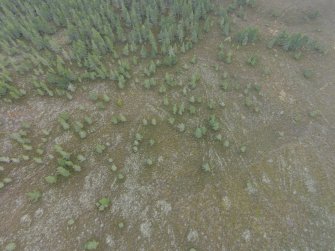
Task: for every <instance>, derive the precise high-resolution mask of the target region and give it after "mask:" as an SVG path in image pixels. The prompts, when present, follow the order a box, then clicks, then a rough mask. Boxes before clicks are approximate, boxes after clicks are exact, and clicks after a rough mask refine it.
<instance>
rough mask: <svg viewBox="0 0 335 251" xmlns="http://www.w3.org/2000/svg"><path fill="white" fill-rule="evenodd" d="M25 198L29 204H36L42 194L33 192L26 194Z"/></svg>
mask: <svg viewBox="0 0 335 251" xmlns="http://www.w3.org/2000/svg"><path fill="white" fill-rule="evenodd" d="M27 196H28V199H29V200H30V201H31V202H37V201H39V200H40V198H41V197H42V193H41V192H40V191H37V190H34V191H32V192H28V193H27Z"/></svg>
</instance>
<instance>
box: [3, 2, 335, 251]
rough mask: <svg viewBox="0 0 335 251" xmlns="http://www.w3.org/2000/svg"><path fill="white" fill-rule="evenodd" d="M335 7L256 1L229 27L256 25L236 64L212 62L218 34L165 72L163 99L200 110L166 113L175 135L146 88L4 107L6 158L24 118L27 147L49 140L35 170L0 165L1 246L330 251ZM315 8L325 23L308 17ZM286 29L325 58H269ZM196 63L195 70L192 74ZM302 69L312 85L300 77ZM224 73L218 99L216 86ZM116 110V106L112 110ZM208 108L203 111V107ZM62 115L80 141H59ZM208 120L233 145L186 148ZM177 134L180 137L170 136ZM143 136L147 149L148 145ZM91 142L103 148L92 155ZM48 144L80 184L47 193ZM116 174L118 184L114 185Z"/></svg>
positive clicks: (104, 86)
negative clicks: (73, 163) (101, 102)
mask: <svg viewBox="0 0 335 251" xmlns="http://www.w3.org/2000/svg"><path fill="white" fill-rule="evenodd" d="M334 10H335V5H334V3H333V2H332V1H330V0H322V1H318V2H316V1H293V2H292V1H286V0H285V1H265V0H264V1H263V0H259V1H257V4H256V6H255V7H254V8H253V9H248V10H247V11H246V13H245V18H244V19H241V18H238V17H236V16H234V17H233V18H232V19H233V23H234V24H233V28H234V30H235V31H236V30H239V29H241V28H243V27H246V26H257V27H258V29H259V30H260V34H261V40H260V41H259V42H257V43H255V44H251V45H247V46H240V47H238V48H237V47H236V46H235V47H232V50H233V62H232V64H226V63H223V62H220V61H218V58H217V54H218V46H219V45H220V43H221V42H223V39H224V37H223V36H222V35H221V33H220V31H219V30H218V28H217V27H216V26H215V27H213V29H212V30H211V32H210V33H209V34H208V35H206V37H205V38H203V39H202V40H201V41H200V42H199V43H198V44H197V45H196V47H195V48H194V49H192V50H191V51H190V52H188V53H187V54H185V55H184V56H182V57H181V58H180V61H179V63H178V66H182V65H184V64H187V65H188V67H189V68H188V69H185V70H182V71H181V72H180V73H178V72H176V70H177V67H172V68H171V69H169V70H168V71H169V72H170V73H171V74H173V75H175V76H176V79H177V81H176V82H177V83H179V82H181V83H182V86H181V87H177V88H173V89H171V90H170V91H169V92H168V94H167V95H168V97H169V100H170V102H171V101H173V100H184V102H185V104H186V108H188V106H189V102H188V99H189V97H190V96H191V95H193V96H195V97H202V98H203V100H204V101H205V102H203V103H202V104H198V105H195V106H196V108H197V113H196V114H195V115H190V114H188V112H185V114H186V115H183V116H175V117H176V122H175V124H174V125H173V126H172V125H170V124H169V123H168V122H167V118H168V117H169V116H171V109H172V105H169V106H168V107H166V106H164V105H163V104H162V101H163V97H164V95H161V94H159V93H158V91H157V89H158V87H155V88H154V90H145V89H144V88H143V87H142V86H141V85H139V84H134V85H132V86H131V87H129V88H127V89H125V90H124V91H120V90H117V89H116V88H115V86H114V85H112V84H111V83H110V82H108V81H106V82H103V81H102V82H99V83H96V84H94V85H88V87H87V88H88V90H81V89H78V90H77V91H76V92H75V93H74V94H73V99H72V100H65V99H60V98H50V97H39V96H37V95H30V96H28V97H26V98H25V99H24V100H22V101H19V102H17V103H14V104H11V105H9V104H4V105H2V106H1V107H0V113H1V115H2V116H1V122H2V125H1V134H0V152H1V153H3V155H8V156H11V157H16V156H18V155H20V154H21V153H22V152H23V150H22V149H21V148H20V147H18V145H17V144H16V143H15V142H13V141H12V140H10V138H9V135H10V134H11V133H13V132H16V131H18V130H19V128H20V123H21V122H23V121H29V122H30V123H31V124H32V126H31V129H30V134H29V138H30V139H31V140H32V142H33V145H34V146H38V145H39V144H40V143H41V138H42V137H43V136H42V133H41V130H42V129H45V128H48V129H52V132H51V134H50V135H49V136H48V137H47V138H48V140H47V142H46V143H45V144H44V145H43V150H44V152H45V153H44V155H43V164H36V163H35V162H34V161H31V160H30V161H26V162H22V163H18V164H17V163H9V164H3V166H4V168H5V170H4V174H3V176H8V177H11V178H12V179H13V182H12V183H10V184H9V185H8V186H6V187H5V188H4V189H2V190H1V191H0V201H1V203H0V219H1V224H0V225H1V226H0V247H1V249H3V248H4V247H5V246H6V245H7V244H8V243H10V242H15V243H16V246H17V250H27V251H28V250H82V249H83V245H84V243H85V242H87V241H88V240H92V239H95V240H97V241H98V242H99V247H98V250H189V249H190V248H192V247H194V248H196V249H197V250H269V249H270V250H283V249H284V250H289V249H291V250H303V249H308V250H309V249H314V250H330V249H332V248H334V244H335V243H334V238H333V236H334V234H335V233H334V227H335V222H334V215H335V204H334V201H335V200H334V198H335V196H334V191H335V187H334V182H333V180H334V178H335V172H334V167H335V158H334V149H335V143H334V142H335V128H334V124H335V114H334V107H335V99H334V94H335V85H334V77H335V74H334V72H333V69H332V68H333V67H332V66H333V65H334V63H335V47H334V46H335V30H334V27H335V23H334V20H333V18H332V14H333V11H334ZM313 11H318V12H319V13H320V16H319V17H316V18H315V19H314V18H313V15H311V13H312V14H313V13H314V12H313ZM281 30H288V31H290V32H302V33H304V34H307V35H309V36H310V37H312V38H315V39H317V40H319V41H320V42H321V43H322V44H324V45H325V47H326V54H324V55H323V54H318V53H314V52H304V53H303V55H302V58H301V59H300V60H295V59H293V57H292V55H291V54H290V53H286V52H284V51H283V50H282V49H280V48H274V49H268V48H267V41H268V40H269V39H270V38H271V37H272V36H273V34H276V33H278V32H279V31H281ZM55 39H62V38H61V35H60V38H59V37H58V38H55ZM229 44H230V43H227V46H228V47H229V46H231V45H229ZM254 54H256V55H258V57H259V63H258V64H257V65H255V66H254V67H251V66H249V65H247V64H246V61H247V59H248V58H249V57H250V56H252V55H254ZM194 55H195V56H196V58H197V63H196V64H191V63H189V62H190V60H191V59H192V58H193V56H194ZM215 67H217V70H216V69H215ZM304 70H311V71H312V72H313V73H314V74H313V75H312V76H311V77H310V78H306V77H304V74H303V73H304ZM165 72H166V69H163V68H162V69H159V70H158V73H157V74H156V76H155V77H157V78H158V79H159V78H161V79H162V78H163V77H164V75H165ZM195 72H198V73H199V74H200V75H201V80H200V82H199V84H198V87H197V88H196V90H190V89H189V88H186V91H187V95H186V96H184V94H183V91H182V90H183V88H184V87H185V86H186V85H187V83H188V82H189V80H188V79H189V78H190V77H191V76H192V74H194V73H195ZM224 72H227V73H228V80H229V87H228V90H227V91H223V90H222V89H221V88H220V84H221V83H222V82H223V76H224ZM140 81H143V80H142V79H141V78H140ZM22 83H23V84H26V83H25V81H24V80H22ZM255 83H258V84H259V85H260V86H261V90H260V92H257V91H256V90H255V88H254V87H253V86H254V85H255ZM249 84H251V87H250V88H249V87H248V85H249ZM158 86H159V85H158ZM235 87H236V88H235ZM92 91H94V92H97V93H98V94H103V93H106V94H108V95H109V97H110V98H111V101H110V102H109V103H108V104H107V105H106V109H104V110H99V109H98V108H97V107H96V106H95V105H92V104H94V102H92V101H91V100H89V98H88V93H89V92H92ZM246 97H248V98H250V99H251V100H252V106H251V107H248V106H246V105H245V103H246ZM117 100H122V102H123V104H124V105H123V106H122V107H119V106H118V105H117V102H116V101H117ZM211 100H213V102H214V104H215V105H214V108H213V109H212V110H211V109H209V108H208V107H207V104H208V103H209V102H210V101H211ZM223 103H224V104H225V105H224V107H223V106H222V104H223ZM80 105H82V106H84V108H85V109H84V111H82V110H81V109H80ZM254 107H258V108H259V112H255V111H254V110H253V109H254ZM64 111H68V112H69V113H70V119H71V121H74V120H76V119H79V120H82V119H83V117H84V115H90V116H92V118H93V121H94V123H93V125H91V126H89V134H88V137H87V138H86V139H84V140H80V139H79V137H78V136H77V135H75V134H73V133H70V132H65V133H64V132H63V130H62V129H61V128H60V126H59V124H58V122H57V118H58V115H59V114H60V113H61V112H64ZM120 113H122V114H125V115H126V117H127V120H128V121H127V122H126V123H124V124H118V125H112V123H111V122H110V120H111V117H112V115H114V114H120ZM169 114H170V115H169ZM212 114H215V115H216V118H217V119H218V120H219V122H220V131H219V132H220V133H221V134H222V136H223V138H224V139H227V140H229V142H230V146H229V147H225V146H224V145H223V143H222V142H216V141H215V140H214V137H215V135H216V134H218V133H216V132H213V131H211V130H209V132H208V135H207V136H206V137H205V138H202V139H196V138H195V137H194V129H195V128H196V127H199V126H201V125H203V124H206V123H207V120H208V118H209V116H210V115H212ZM144 118H145V119H147V120H148V121H151V119H152V118H155V119H156V121H157V125H156V126H152V125H148V126H144V125H142V120H143V119H144ZM180 123H184V124H185V126H186V128H185V132H179V131H178V128H177V125H178V124H180ZM136 133H140V134H141V135H143V136H144V139H143V141H142V143H141V146H140V148H139V152H138V153H136V154H135V153H133V152H132V149H131V148H132V142H133V141H134V139H135V134H136ZM150 139H154V140H155V144H154V145H153V146H150V144H149V140H150ZM97 143H104V144H105V143H109V144H108V145H109V146H108V147H107V149H106V150H105V152H104V153H102V154H97V153H96V152H95V150H94V148H95V146H96V144H97ZM54 144H60V145H62V146H63V148H64V149H65V150H68V151H70V152H73V153H74V154H78V153H83V154H85V156H86V157H87V161H86V162H85V163H84V164H83V165H82V168H83V170H82V171H81V172H80V173H78V174H75V175H72V176H71V177H70V178H69V179H62V180H61V181H60V182H58V183H57V184H55V185H49V184H46V183H45V181H44V177H45V176H47V175H50V174H53V173H54V172H55V168H56V166H57V164H56V156H54V155H55V153H54V151H53V149H52V148H53V145H54ZM242 146H246V152H245V153H242V152H241V147H242ZM108 158H113V160H114V163H115V165H116V166H117V167H118V172H117V173H114V172H112V171H111V169H110V166H111V164H110V163H109V162H108ZM148 158H150V159H152V160H153V161H154V164H153V165H152V166H150V167H149V166H147V165H146V164H145V162H146V160H147V159H148ZM204 163H209V165H210V167H211V170H210V172H204V171H203V170H201V166H202V165H203V164H204ZM120 173H122V174H123V175H124V177H125V178H124V179H123V180H119V179H118V178H117V175H118V174H120ZM35 189H37V190H39V191H41V192H42V193H43V195H42V198H41V199H40V200H39V201H38V202H36V203H31V202H29V201H28V199H27V196H26V193H27V192H29V191H32V190H35ZM102 197H108V198H109V199H110V200H111V205H110V207H108V208H107V209H106V210H104V211H102V212H100V211H98V210H97V208H96V205H95V203H96V202H97V201H98V200H99V199H100V198H102ZM70 219H73V220H74V223H73V224H69V222H68V221H69V220H70ZM70 223H72V222H70ZM119 223H123V224H124V227H123V228H120V227H119Z"/></svg>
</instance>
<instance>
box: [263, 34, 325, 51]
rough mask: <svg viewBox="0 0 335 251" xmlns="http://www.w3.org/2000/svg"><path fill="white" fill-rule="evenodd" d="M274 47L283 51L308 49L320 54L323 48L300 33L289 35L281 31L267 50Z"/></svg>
mask: <svg viewBox="0 0 335 251" xmlns="http://www.w3.org/2000/svg"><path fill="white" fill-rule="evenodd" d="M276 45H278V46H280V47H282V48H283V49H284V50H285V51H298V50H302V49H309V50H314V51H317V52H320V53H323V52H324V49H323V47H322V46H321V45H320V44H319V43H318V42H317V41H316V40H312V39H311V38H309V37H308V36H306V35H302V34H301V33H294V34H289V33H287V32H286V31H283V32H281V33H279V34H278V35H277V36H276V37H274V38H273V39H272V40H271V41H270V42H269V43H268V47H269V48H273V47H274V46H276Z"/></svg>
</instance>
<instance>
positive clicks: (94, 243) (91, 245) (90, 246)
mask: <svg viewBox="0 0 335 251" xmlns="http://www.w3.org/2000/svg"><path fill="white" fill-rule="evenodd" d="M98 246H99V242H97V241H96V240H92V241H88V242H86V243H85V245H84V249H85V250H96V249H97V248H98Z"/></svg>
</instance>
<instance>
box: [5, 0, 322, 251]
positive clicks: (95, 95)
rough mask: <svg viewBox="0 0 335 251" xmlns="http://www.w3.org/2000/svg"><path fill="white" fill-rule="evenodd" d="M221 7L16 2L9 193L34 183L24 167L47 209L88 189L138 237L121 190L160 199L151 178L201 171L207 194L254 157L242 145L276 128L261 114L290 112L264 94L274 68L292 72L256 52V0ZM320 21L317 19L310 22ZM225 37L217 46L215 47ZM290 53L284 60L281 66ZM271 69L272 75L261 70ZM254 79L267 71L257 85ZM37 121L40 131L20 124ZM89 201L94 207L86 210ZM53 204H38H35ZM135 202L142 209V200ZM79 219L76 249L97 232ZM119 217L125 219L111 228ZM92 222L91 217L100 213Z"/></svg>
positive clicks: (283, 40) (300, 44)
mask: <svg viewBox="0 0 335 251" xmlns="http://www.w3.org/2000/svg"><path fill="white" fill-rule="evenodd" d="M217 2H218V1H213V0H196V1H195V0H139V1H130V0H94V1H91V0H80V1H79V0H69V1H51V0H30V1H12V0H2V2H1V6H0V23H1V28H0V104H1V105H3V107H5V108H8V112H7V110H6V109H4V111H5V114H4V115H3V117H4V118H5V119H4V124H5V126H4V127H3V128H1V130H3V131H4V132H3V131H1V132H0V133H1V136H2V134H3V135H4V140H3V141H1V142H4V146H3V149H4V150H5V151H4V153H3V156H0V163H1V165H2V164H3V165H4V166H5V167H6V168H5V167H2V166H0V192H1V193H2V192H6V191H9V190H10V189H11V188H12V187H14V188H15V186H16V185H17V184H18V183H19V182H20V180H19V179H17V178H16V176H14V175H13V174H16V173H17V172H18V170H19V171H20V169H19V168H21V167H22V169H23V170H24V174H25V175H26V174H27V179H28V178H29V179H30V177H31V176H33V175H34V176H33V177H34V178H35V177H37V178H38V179H40V180H39V181H40V183H38V187H39V189H40V190H32V191H30V190H31V189H32V188H31V187H30V184H26V183H29V182H26V181H25V182H22V187H23V186H27V189H29V190H27V191H30V192H28V193H26V191H25V192H24V193H26V196H27V198H28V200H29V201H30V202H33V203H36V202H38V201H40V200H41V198H42V195H43V197H44V198H45V200H44V199H43V201H41V203H42V204H43V206H44V203H45V204H46V205H45V206H46V207H47V206H48V205H49V204H52V203H50V201H48V200H49V198H47V196H46V195H49V194H50V193H49V191H52V192H54V191H55V190H56V191H57V193H53V195H55V194H57V196H58V194H60V196H63V195H64V196H65V197H64V200H65V199H66V200H67V198H66V196H68V194H69V193H68V191H67V190H66V189H67V187H72V188H73V187H75V188H76V189H77V188H79V189H81V187H84V190H83V191H81V190H80V191H79V190H78V191H77V192H78V194H79V193H80V196H82V193H87V191H90V192H92V196H97V195H99V194H100V195H99V197H94V198H93V197H91V196H87V198H86V197H85V200H87V201H88V204H89V205H90V206H91V207H93V208H95V207H96V210H92V211H93V212H94V213H95V214H98V215H99V216H98V217H99V220H100V217H102V218H101V220H102V221H103V223H104V226H103V228H104V229H105V228H106V229H108V230H110V229H109V228H112V229H113V228H114V229H113V231H114V230H115V229H117V231H116V233H114V232H113V233H112V234H113V235H114V234H115V236H117V234H120V235H122V234H126V233H127V231H124V230H125V229H124V228H125V226H126V227H127V226H132V225H131V224H133V222H130V220H131V217H129V218H130V219H128V218H126V213H127V212H126V211H123V210H129V209H127V208H125V209H122V208H121V203H120V201H121V200H122V199H123V200H126V199H127V200H129V199H130V198H126V199H124V198H122V196H124V194H120V192H124V191H126V189H129V187H130V186H131V185H132V184H133V183H136V182H138V184H136V185H138V187H139V188H141V189H142V188H143V192H145V190H144V189H146V188H150V189H151V187H150V186H149V185H152V184H153V185H155V184H154V183H150V184H149V185H148V186H146V185H147V184H148V183H149V182H151V180H150V179H158V178H157V177H160V174H162V177H164V178H166V177H168V178H169V177H170V176H169V175H171V176H173V175H175V176H176V177H178V178H179V177H180V180H182V179H183V178H184V177H183V175H189V174H191V175H199V177H194V179H193V176H192V179H189V180H188V181H187V182H190V183H191V182H193V181H196V182H198V181H200V182H198V183H199V184H200V185H201V186H199V187H206V184H204V186H203V184H202V183H203V182H207V181H208V180H210V179H212V178H213V177H216V176H215V175H216V174H217V172H218V171H220V168H218V166H220V165H221V166H224V165H226V163H228V164H227V166H229V163H231V162H230V161H231V160H234V161H235V160H236V158H238V159H243V158H246V157H248V155H252V154H253V152H252V150H253V147H252V146H251V145H250V146H249V145H248V148H250V150H251V151H250V154H248V153H247V146H246V145H240V144H241V143H240V142H246V140H249V138H247V137H246V135H245V132H247V131H249V130H250V129H253V128H252V126H254V127H255V128H256V127H257V126H258V125H259V123H261V122H264V121H261V120H260V118H259V117H257V116H258V115H259V114H260V111H261V108H266V109H264V111H266V112H267V113H268V114H270V109H271V108H272V107H275V106H276V105H277V103H275V102H276V101H271V100H270V99H269V98H267V97H266V98H264V96H263V95H266V94H268V93H269V92H271V91H272V89H271V88H267V89H266V88H264V93H265V94H264V93H263V92H261V84H263V83H264V82H270V83H268V84H267V85H266V86H265V87H269V85H270V84H271V81H272V79H271V78H270V77H269V75H270V70H271V69H274V67H277V66H278V65H277V64H276V63H277V61H278V60H277V61H276V60H275V59H274V58H271V60H273V61H271V63H273V65H271V67H273V68H270V66H269V68H267V66H266V65H265V64H266V63H268V62H269V61H268V60H269V59H268V58H267V57H265V56H263V55H262V54H260V52H259V50H260V49H259V48H264V44H262V43H261V42H260V43H259V44H257V45H254V46H253V44H255V43H256V42H257V41H259V40H260V38H261V31H262V29H261V27H262V28H264V27H263V26H261V25H260V26H259V27H260V30H258V28H257V27H245V26H246V25H245V23H246V22H245V20H248V8H249V7H253V6H254V5H255V1H253V0H233V1H229V4H227V6H226V8H223V7H222V6H221V3H220V4H218V3H217ZM219 2H220V1H219ZM224 4H226V3H224ZM318 15H319V13H318V12H311V13H307V14H306V16H307V18H308V20H314V19H316V18H317V17H318ZM240 19H243V20H240ZM248 25H253V24H252V22H250V24H249V22H248ZM211 29H214V31H213V32H211ZM212 37H214V40H211V43H210V44H209V43H207V39H209V38H210V39H212ZM217 45H219V46H218V48H217ZM250 45H251V46H250ZM262 46H263V47H262ZM268 47H269V48H274V47H281V48H282V49H283V50H284V51H289V52H292V53H291V56H292V57H293V58H294V59H296V60H300V59H301V58H302V53H303V52H304V51H305V50H313V51H317V52H323V51H324V49H323V48H322V47H321V46H320V44H319V43H318V42H316V41H315V40H312V39H310V38H309V37H308V36H306V35H302V34H300V33H295V34H289V33H287V32H281V33H279V34H278V35H277V36H275V37H274V38H273V39H272V40H271V41H270V42H269V44H268ZM264 49H265V48H264ZM280 51H281V53H283V52H282V50H280ZM267 52H268V53H269V54H271V52H272V51H270V50H269V51H267ZM207 56H208V58H207ZM213 56H214V58H211V57H213ZM277 56H278V55H277V51H276V58H278V59H279V58H280V57H277ZM269 57H270V56H269ZM261 59H262V61H261ZM292 62H294V63H296V64H298V63H299V64H300V63H301V62H303V61H299V62H296V61H292ZM248 66H250V67H248ZM263 66H264V67H263ZM251 67H254V68H251ZM304 67H305V66H304ZM306 67H307V66H306ZM301 69H302V68H301ZM260 70H262V72H261V73H264V74H259V73H260ZM279 70H280V68H278V71H279ZM246 72H247V73H246ZM250 72H254V75H252V76H247V75H246V74H249V73H250ZM276 73H277V74H278V72H276ZM299 74H300V75H299V77H300V80H301V81H305V82H311V80H315V79H317V78H316V77H314V76H318V75H316V74H317V73H316V72H314V68H313V70H310V69H302V70H301V72H300V73H299ZM261 75H262V76H261ZM304 78H305V79H304ZM308 80H309V81H308ZM255 81H259V83H260V84H258V83H255ZM285 95H286V94H285ZM36 101H37V102H38V104H35V103H34V102H36ZM266 102H267V103H266ZM272 102H273V103H272ZM7 103H8V104H7ZM50 107H52V109H50V111H46V109H48V108H50ZM25 108H26V109H25ZM33 109H36V110H33ZM283 109H284V108H283ZM22 111H23V112H22ZM27 111H29V112H27ZM262 111H263V110H262ZM308 111H310V110H307V112H306V111H304V112H305V117H308V116H309V117H310V118H315V117H317V116H319V115H321V112H320V111H318V110H316V111H310V112H308ZM271 112H272V111H271ZM1 119H2V118H1ZM23 119H25V120H27V121H31V123H30V122H29V123H28V122H23V123H22V125H21V126H20V122H19V121H22V120H23ZM259 121H261V122H259ZM244 122H246V123H245V124H244ZM265 122H267V121H265ZM314 122H316V121H314ZM0 126H2V121H0ZM8 128H9V130H8ZM5 130H8V132H5ZM9 132H10V133H9ZM255 132H256V133H258V130H257V131H255ZM7 134H8V135H7ZM256 136H257V135H256ZM7 138H10V139H11V141H10V143H8V142H7V141H6V140H7ZM181 144H183V145H181ZM194 149H195V150H194ZM193 150H194V151H193ZM171 152H173V156H172V157H171ZM221 154H222V155H221ZM179 156H187V158H188V157H190V158H192V159H190V161H188V159H187V161H188V163H192V164H190V166H186V165H183V166H181V168H192V169H191V170H186V171H185V170H178V171H177V172H176V170H177V169H175V166H178V165H179V163H177V162H178V160H179V159H178V158H179ZM213 156H214V157H215V158H217V161H216V160H215V161H213ZM174 158H176V160H175V159H174ZM185 158H186V157H185ZM234 158H235V159H234ZM223 159H224V161H222V160H223ZM168 161H170V162H168ZM172 161H173V162H172ZM193 161H194V162H193ZM195 161H196V162H195ZM130 162H133V163H130ZM221 162H222V163H221ZM167 163H168V164H167ZM193 163H196V164H193ZM165 165H170V166H169V167H171V166H172V167H173V168H172V169H171V170H172V171H170V169H166V170H163V169H162V167H165ZM185 166H186V167H185ZM7 167H8V168H7ZM227 170H228V168H227ZM22 172H23V171H22ZM31 173H33V175H31ZM35 173H36V176H35ZM134 173H135V174H136V175H137V176H136V178H137V179H136V180H134V179H133V178H134V177H133V176H134ZM38 175H40V176H38ZM11 177H13V179H12V178H11ZM14 177H15V178H14ZM243 178H244V177H243ZM175 180H178V179H175ZM13 181H14V182H13ZM33 181H34V182H35V180H34V179H33ZM72 181H73V183H72ZM128 181H129V182H128ZM146 182H148V183H146ZM178 182H179V180H178ZM128 183H130V184H128ZM31 184H35V183H31ZM100 185H101V186H100ZM153 185H152V186H153ZM192 185H194V184H192ZM34 186H35V185H34ZM195 186H196V187H194V188H195V189H198V187H197V186H198V185H197V184H195ZM106 187H108V188H107V189H110V190H108V191H107V189H106ZM95 189H99V192H97V191H96V190H95ZM91 190H92V191H91ZM111 190H112V193H109V192H111ZM135 190H136V189H134V194H131V196H134V198H135V196H136V199H137V198H138V199H139V202H138V203H142V201H141V200H142V197H141V196H142V194H143V198H144V197H145V196H147V193H142V190H141V191H140V192H141V196H138V195H137V194H136V193H137V192H138V191H135ZM106 191H107V192H106ZM101 194H104V196H106V197H100V196H101ZM119 195H120V198H121V199H120V198H118V196H119ZM148 196H151V194H149V195H148ZM241 197H243V196H241ZM152 198H153V200H154V201H156V199H157V198H156V197H155V196H154V197H152ZM70 199H72V200H73V198H70ZM114 199H115V208H114ZM85 200H84V199H82V197H80V203H84V202H85ZM69 201H70V200H69ZM82 201H84V202H82ZM111 201H113V207H111ZM46 202H47V203H48V204H47V203H46ZM117 203H119V204H117ZM39 204H40V203H37V204H35V205H33V204H31V203H29V204H28V205H29V206H30V207H31V208H35V207H36V206H39ZM52 205H53V204H52ZM135 206H138V208H142V205H140V204H139V205H135ZM117 207H119V208H117ZM120 208H121V209H120ZM57 209H58V208H57ZM109 209H113V210H109ZM34 210H35V209H34ZM71 210H73V209H71ZM46 211H47V210H46ZM98 211H101V212H98ZM102 211H104V212H102ZM111 211H113V212H111ZM74 212H75V210H73V212H72V213H74ZM65 213H68V211H66V212H65ZM75 213H78V214H73V215H68V216H66V218H65V224H64V222H63V223H62V224H63V225H66V228H67V230H71V231H72V230H76V231H73V232H71V238H72V237H73V238H74V239H75V236H72V234H76V233H77V229H75V228H76V227H82V226H85V227H86V226H88V227H91V225H89V224H86V225H85V224H82V219H81V218H77V217H79V216H80V217H82V216H81V215H80V214H79V212H75ZM80 213H82V212H80ZM110 213H113V215H112V216H113V219H112V222H108V219H110V218H108V217H110V216H111V215H110ZM118 214H120V215H118ZM88 215H89V216H90V217H91V216H92V212H88ZM70 217H74V218H75V219H78V221H77V220H76V223H78V224H75V225H74V220H73V219H70V220H68V219H69V218H70ZM114 217H115V218H114ZM119 217H124V218H123V219H124V220H126V223H124V222H123V221H121V219H122V218H119ZM36 220H37V217H36ZM66 220H68V221H67V222H66ZM105 220H106V222H105ZM96 221H98V219H97V220H96ZM92 222H93V221H92ZM92 222H90V224H91V223H92ZM150 224H151V223H150ZM129 228H130V227H129ZM92 229H93V230H94V226H92ZM121 229H123V230H121ZM79 230H81V229H79ZM85 230H87V229H85ZM93 230H89V231H88V233H93V232H92V231H93ZM127 230H128V229H127ZM90 231H91V232H90ZM102 231H104V230H102ZM141 231H142V229H141ZM83 233H86V232H83ZM65 234H68V233H65ZM99 234H100V233H99ZM101 234H102V233H101ZM78 238H79V237H78ZM83 238H86V237H83ZM86 240H87V239H84V240H83V239H81V242H80V243H82V244H81V245H82V246H81V249H82V248H84V249H85V250H100V249H104V248H105V246H104V245H106V243H102V244H101V245H100V246H99V242H98V241H96V240H94V239H91V240H89V241H87V242H86V243H84V242H85V241H86ZM7 241H8V240H7V239H6V240H5V242H7ZM5 242H4V243H5ZM76 243H77V242H76ZM1 245H2V244H1ZM187 245H188V244H187ZM1 248H3V247H2V246H1ZM15 248H16V245H15V243H9V244H8V245H7V246H6V248H5V250H14V249H15ZM20 248H21V243H20ZM183 248H184V249H187V247H183ZM72 249H78V247H72ZM79 249H80V248H79ZM189 250H195V249H194V248H191V249H189Z"/></svg>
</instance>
